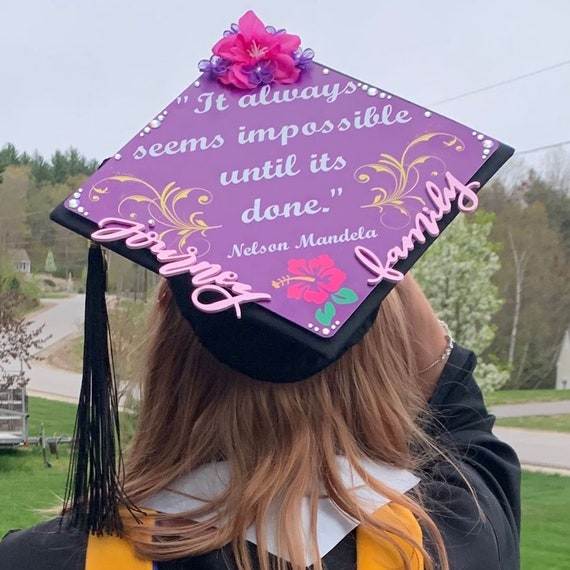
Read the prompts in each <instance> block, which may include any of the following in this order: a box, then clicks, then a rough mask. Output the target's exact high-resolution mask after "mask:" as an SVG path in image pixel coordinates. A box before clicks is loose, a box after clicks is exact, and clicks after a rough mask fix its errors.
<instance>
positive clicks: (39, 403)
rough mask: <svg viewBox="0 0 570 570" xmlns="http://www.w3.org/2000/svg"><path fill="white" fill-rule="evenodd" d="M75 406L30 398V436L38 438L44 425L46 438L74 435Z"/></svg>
mask: <svg viewBox="0 0 570 570" xmlns="http://www.w3.org/2000/svg"><path fill="white" fill-rule="evenodd" d="M76 409H77V406H76V405H75V404H69V403H67V402H58V401H56V400H47V399H45V398H35V397H33V396H30V397H29V398H28V411H29V414H30V417H29V418H28V435H29V436H30V437H36V436H38V435H39V434H40V427H41V424H42V423H43V424H44V426H45V430H46V437H51V436H57V435H73V427H74V425H75V410H76Z"/></svg>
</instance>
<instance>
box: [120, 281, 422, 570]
mask: <svg viewBox="0 0 570 570" xmlns="http://www.w3.org/2000/svg"><path fill="white" fill-rule="evenodd" d="M225 341H226V342H231V339H225ZM415 376H416V370H415V363H414V359H413V351H412V349H411V345H410V331H409V323H408V322H407V321H406V318H405V315H404V312H403V310H402V306H401V303H400V300H399V296H398V293H397V291H394V292H392V293H391V294H390V295H388V297H387V298H386V299H385V301H384V303H383V304H382V307H381V310H380V313H379V316H378V318H377V320H376V322H375V324H374V325H373V327H372V328H371V330H370V331H369V332H368V334H367V335H366V336H365V337H364V339H363V340H362V341H361V342H360V343H359V344H357V345H356V346H354V347H352V348H351V349H350V350H349V351H348V352H347V353H346V354H345V355H344V356H343V357H342V358H341V359H340V360H338V361H337V362H335V363H334V364H332V365H331V366H329V367H328V368H326V369H325V370H323V371H321V372H320V373H318V374H317V375H315V376H314V377H312V378H310V379H308V380H305V381H302V382H296V383H290V384H288V383H285V384H282V383H280V384H273V383H269V382H261V381H257V380H252V379H250V378H247V377H245V376H243V375H241V374H239V373H237V372H235V371H233V370H232V369H230V368H228V367H226V366H225V365H223V364H220V363H219V362H217V361H216V360H215V358H214V357H213V356H212V355H211V354H210V353H209V352H208V351H207V350H205V349H204V348H203V347H202V346H201V345H200V343H199V341H198V339H197V338H196V336H195V335H194V333H193V331H192V328H191V326H190V325H189V324H188V323H187V322H186V320H184V318H183V317H182V316H181V315H180V313H179V311H178V308H177V307H176V304H175V302H174V300H173V298H172V295H171V293H170V290H169V288H168V286H167V285H166V284H164V285H163V286H162V287H161V289H160V292H159V300H158V302H157V304H156V308H155V310H154V314H153V315H152V316H151V333H150V336H149V347H148V352H147V363H146V367H145V373H144V379H143V385H142V401H141V409H140V416H139V426H138V429H137V433H136V435H135V437H134V439H133V442H132V444H131V447H130V450H129V454H128V458H127V462H126V471H127V477H126V480H127V482H128V483H127V492H128V493H129V495H130V496H131V497H132V498H133V500H134V501H135V502H144V500H145V499H147V498H149V497H150V496H152V495H154V494H155V493H157V492H158V491H160V490H162V489H164V488H165V487H168V486H169V485H170V484H171V483H172V482H173V481H174V480H175V479H177V478H178V477H179V476H181V475H183V474H184V473H187V472H188V471H189V470H193V469H196V468H198V467H200V466H202V465H204V464H208V463H211V462H215V461H219V460H225V461H227V462H228V463H229V464H230V469H231V482H230V485H229V488H228V490H227V492H226V493H225V494H224V495H223V496H222V497H220V498H219V500H218V501H217V502H216V503H215V504H212V505H211V509H210V511H209V513H208V514H209V515H210V517H211V519H210V521H209V522H210V523H211V526H210V527H208V526H206V527H205V528H203V529H202V530H201V531H200V532H196V531H194V532H191V533H187V534H186V537H185V538H182V539H180V540H178V541H173V542H172V544H174V543H177V544H178V548H180V552H178V554H186V555H187V554H188V553H190V552H199V551H202V552H204V551H205V550H211V549H213V548H217V547H220V546H223V545H224V544H227V543H228V542H234V546H236V548H237V550H236V553H237V555H238V561H239V560H240V559H242V561H243V563H244V565H245V566H246V567H247V561H245V560H246V559H247V556H246V554H245V550H243V549H241V550H240V547H239V545H240V544H241V543H240V539H241V538H243V536H244V535H245V530H246V529H247V527H249V526H250V525H251V524H253V523H260V522H262V521H263V519H264V517H265V516H266V514H267V512H268V510H269V507H270V506H271V505H272V504H273V503H275V501H276V500H279V501H280V504H281V505H282V509H280V518H279V521H278V525H279V528H280V532H279V536H280V538H281V539H282V540H283V542H282V544H281V549H282V550H283V551H287V552H288V556H289V559H290V560H291V562H292V563H293V565H294V566H297V565H298V566H304V564H303V556H302V553H301V552H300V549H299V545H300V544H301V542H302V536H301V534H300V533H301V529H300V526H299V525H298V524H297V521H299V520H300V518H299V515H300V505H301V501H302V499H303V497H308V498H309V500H310V501H315V502H316V501H317V499H318V497H319V493H320V492H321V487H320V485H322V486H323V487H324V489H325V491H326V493H327V494H328V495H329V496H330V497H331V498H332V499H333V500H334V501H335V503H336V504H337V505H338V506H339V507H340V508H341V509H342V510H343V511H345V512H346V513H348V514H350V515H352V516H354V517H355V518H359V519H361V518H362V517H363V514H362V513H361V512H360V510H359V507H358V505H357V503H356V502H355V501H354V499H353V498H352V497H351V496H350V493H348V492H347V490H346V489H345V488H344V487H343V484H342V482H341V480H340V476H339V473H338V470H337V467H336V456H337V455H343V456H345V457H346V458H347V460H348V461H349V462H350V464H351V465H354V467H355V469H356V470H357V472H358V470H359V469H360V467H359V461H360V460H362V459H364V458H369V459H372V460H376V461H382V462H385V463H389V464H391V465H394V466H396V467H399V468H405V469H414V468H416V467H417V457H416V455H415V454H414V453H413V452H412V449H414V448H416V447H417V445H416V444H418V445H421V442H422V441H423V440H424V436H423V434H422V432H421V430H420V429H419V428H418V427H417V423H416V416H417V414H418V412H419V411H420V408H421V397H420V394H419V391H418V389H417V388H416V386H417V383H416V382H415ZM378 487H379V488H381V490H382V492H383V493H384V494H385V495H387V496H390V498H392V499H393V500H395V501H397V502H402V503H405V504H408V506H411V507H412V508H414V509H415V510H417V513H418V514H419V515H420V516H424V514H422V513H423V511H421V508H419V507H418V506H417V505H416V504H415V503H410V501H409V499H405V498H404V497H402V496H401V495H398V494H397V493H394V492H391V491H390V490H389V489H386V488H384V486H382V485H378ZM220 511H223V512H226V513H229V514H230V516H228V517H227V519H225V520H226V521H230V522H229V523H227V522H225V523H224V524H221V523H220V519H219V518H217V517H219V512H220ZM166 518H167V519H168V517H166ZM190 518H191V517H190ZM172 522H173V521H171V523H172ZM216 523H217V524H216ZM175 526H176V525H175ZM169 528H172V527H171V526H169ZM180 532H181V527H178V526H176V534H177V535H180ZM262 534H263V533H262ZM162 546H164V545H162ZM260 546H261V547H262V546H263V537H261V539H260ZM143 548H144V547H143ZM152 548H153V547H150V549H151V550H152ZM172 548H177V547H174V546H172ZM155 550H156V548H155ZM159 554H160V553H159ZM171 554H173V553H171ZM161 555H164V549H163V550H162V554H161ZM153 556H154V557H155V558H157V553H156V552H154V551H153ZM262 562H263V561H262Z"/></svg>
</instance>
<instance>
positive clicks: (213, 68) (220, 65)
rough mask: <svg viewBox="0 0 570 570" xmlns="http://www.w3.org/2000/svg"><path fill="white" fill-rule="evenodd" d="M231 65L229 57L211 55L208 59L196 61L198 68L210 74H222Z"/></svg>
mask: <svg viewBox="0 0 570 570" xmlns="http://www.w3.org/2000/svg"><path fill="white" fill-rule="evenodd" d="M231 66H232V62H231V61H230V60H229V59H224V58H223V57H219V56H217V55H213V56H212V57H211V58H210V59H203V60H201V61H200V62H199V63H198V69H199V70H200V71H202V72H203V73H209V74H210V75H212V76H216V75H223V74H224V73H226V72H227V71H228V69H229V68H230V67H231Z"/></svg>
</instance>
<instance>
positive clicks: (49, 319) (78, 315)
mask: <svg viewBox="0 0 570 570" xmlns="http://www.w3.org/2000/svg"><path fill="white" fill-rule="evenodd" d="M45 302H46V303H48V304H49V305H50V307H49V308H48V309H47V310H44V311H41V312H40V313H38V314H37V315H35V316H34V317H32V318H31V319H30V320H31V321H32V322H33V323H34V325H35V326H40V325H45V327H44V332H45V333H47V334H51V337H50V339H49V340H48V341H47V342H46V344H45V346H44V348H47V347H49V346H51V345H53V344H55V343H56V342H59V341H60V340H62V339H64V338H65V337H66V336H68V335H70V334H75V333H77V332H78V331H80V330H81V327H82V325H83V314H84V305H85V295H73V296H72V297H68V298H66V299H46V300H45ZM31 364H32V369H31V370H30V371H29V378H30V382H29V384H28V393H30V394H31V395H32V396H34V395H35V396H44V397H48V398H57V399H61V400H69V401H72V402H77V399H78V397H79V389H80V386H81V375H80V374H74V373H72V372H66V371H64V370H59V369H57V368H51V367H49V366H45V365H44V364H43V363H42V361H39V362H32V363H31Z"/></svg>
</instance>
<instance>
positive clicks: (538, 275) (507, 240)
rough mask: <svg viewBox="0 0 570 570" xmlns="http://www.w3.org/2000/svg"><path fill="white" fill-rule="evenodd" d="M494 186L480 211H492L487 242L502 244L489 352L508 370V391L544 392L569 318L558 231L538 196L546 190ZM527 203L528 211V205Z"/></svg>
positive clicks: (567, 276) (569, 288)
mask: <svg viewBox="0 0 570 570" xmlns="http://www.w3.org/2000/svg"><path fill="white" fill-rule="evenodd" d="M533 188H534V190H535V191H536V192H537V194H536V195H535V196H534V198H533V199H532V200H530V199H528V195H527V193H528V192H529V188H528V185H527V184H526V183H523V184H522V185H521V184H519V185H517V186H514V187H512V188H506V187H505V186H503V185H501V184H494V185H492V186H491V187H490V188H489V189H488V190H485V192H484V196H482V206H483V207H484V208H486V209H493V211H494V212H495V213H496V223H495V224H494V227H493V232H492V235H491V238H492V239H493V240H495V241H497V242H500V243H502V244H503V247H502V249H501V250H500V252H499V255H500V258H501V268H500V270H499V271H498V272H497V273H496V274H495V276H494V283H495V284H496V285H497V287H498V288H499V292H500V295H501V297H502V298H504V299H505V300H506V301H505V303H504V305H503V306H502V307H501V309H500V310H499V311H498V312H497V314H496V315H495V318H494V321H493V322H494V323H495V325H496V326H497V329H498V334H497V336H496V337H495V340H494V341H493V345H492V348H491V350H492V351H493V352H494V353H495V354H497V356H498V357H499V358H501V359H503V361H505V362H507V363H509V364H510V365H511V366H510V367H511V371H512V372H511V377H510V381H509V387H511V388H538V387H541V388H546V387H551V386H552V385H553V384H554V371H555V360H556V355H557V351H558V347H559V345H560V341H561V339H562V336H563V333H564V331H566V329H567V327H568V324H569V321H568V319H569V315H570V264H569V259H568V256H567V254H566V248H565V245H564V236H563V235H562V233H561V226H560V225H559V224H558V223H556V221H555V217H553V212H551V214H549V213H548V207H547V206H546V205H545V204H544V203H543V202H542V199H540V198H539V197H538V196H539V195H541V196H548V195H549V194H548V193H549V192H551V190H549V189H548V188H549V187H548V185H546V184H545V183H544V181H542V180H540V181H539V180H535V182H534V183H533ZM529 203H530V205H529Z"/></svg>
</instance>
